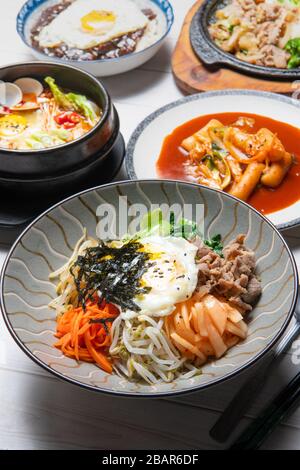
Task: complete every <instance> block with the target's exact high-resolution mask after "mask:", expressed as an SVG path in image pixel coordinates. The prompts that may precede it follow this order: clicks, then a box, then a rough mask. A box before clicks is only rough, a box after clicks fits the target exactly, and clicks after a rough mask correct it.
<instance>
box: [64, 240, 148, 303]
mask: <svg viewBox="0 0 300 470" xmlns="http://www.w3.org/2000/svg"><path fill="white" fill-rule="evenodd" d="M142 248H143V245H142V244H141V243H139V242H137V241H136V240H130V241H128V242H127V243H125V244H123V245H122V246H121V247H119V248H116V247H112V246H109V245H107V244H105V243H104V242H100V243H99V245H98V246H96V247H93V248H88V249H87V250H86V252H85V254H84V255H82V256H78V258H77V260H76V261H75V263H74V264H73V266H72V267H71V268H70V273H71V274H72V276H73V278H74V282H75V285H76V289H77V292H78V303H79V304H80V305H82V307H83V308H85V304H86V301H87V300H89V299H90V300H93V296H94V295H95V293H98V292H100V293H101V297H102V298H103V299H105V300H106V302H108V303H113V304H117V305H119V306H120V307H121V308H123V309H129V310H133V311H134V312H138V311H139V310H140V308H139V306H138V305H137V304H136V303H135V302H134V300H133V299H134V298H135V297H137V296H139V295H142V294H146V293H147V292H149V291H150V290H151V288H150V287H142V286H141V284H140V280H141V278H142V275H143V274H144V272H145V271H146V269H147V268H148V267H149V258H150V255H149V253H146V252H144V251H140V250H141V249H142Z"/></svg>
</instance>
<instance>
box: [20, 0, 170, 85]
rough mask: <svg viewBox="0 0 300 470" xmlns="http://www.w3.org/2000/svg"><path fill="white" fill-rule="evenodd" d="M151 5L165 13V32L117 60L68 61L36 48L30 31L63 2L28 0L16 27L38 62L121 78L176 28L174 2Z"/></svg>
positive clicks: (153, 0)
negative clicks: (41, 17)
mask: <svg viewBox="0 0 300 470" xmlns="http://www.w3.org/2000/svg"><path fill="white" fill-rule="evenodd" d="M149 2H150V3H154V4H155V5H156V6H157V7H158V8H159V9H160V10H161V12H162V14H163V16H164V17H165V23H166V26H165V32H164V33H163V35H162V36H161V37H160V38H159V39H158V40H157V41H156V42H155V43H153V44H152V45H150V46H149V47H146V48H145V49H143V50H141V51H138V52H133V53H129V54H127V55H123V56H121V57H118V58H113V59H100V60H89V61H87V60H65V59H60V58H58V57H51V56H49V55H47V54H45V53H42V52H40V51H39V50H37V49H36V48H34V47H33V45H32V43H31V38H30V31H31V29H32V27H33V25H34V23H35V22H36V20H37V19H38V17H39V15H40V14H41V13H42V12H43V10H44V9H45V8H47V6H51V5H52V4H53V3H59V1H56V2H53V0H28V1H27V2H26V3H25V4H24V5H23V6H22V8H21V10H20V11H19V13H18V15H17V24H16V28H17V32H18V34H19V36H20V38H21V39H22V41H23V42H24V44H25V45H26V46H27V47H28V48H29V49H30V50H31V53H32V54H33V55H34V56H35V57H36V58H37V59H40V60H43V61H45V60H47V61H49V60H51V61H54V62H60V63H63V64H66V65H73V66H74V67H79V68H81V69H83V70H85V71H87V72H89V73H92V74H94V75H96V76H97V77H106V76H111V75H117V74H119V73H123V72H128V71H129V70H132V69H135V68H137V67H139V66H140V65H142V64H144V63H145V62H147V61H148V60H150V59H151V58H152V57H153V56H154V55H155V54H156V53H157V52H158V50H159V49H160V48H161V46H162V44H163V42H164V40H165V39H166V37H167V36H168V34H169V32H170V30H171V28H172V25H173V22H174V13H173V8H172V6H171V4H170V2H169V1H168V0H149Z"/></svg>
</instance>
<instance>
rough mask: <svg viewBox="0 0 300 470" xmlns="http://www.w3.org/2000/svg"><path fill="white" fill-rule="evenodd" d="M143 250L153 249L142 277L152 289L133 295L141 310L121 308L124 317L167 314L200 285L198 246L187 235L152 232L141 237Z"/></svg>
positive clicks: (149, 250) (143, 281) (145, 285)
mask: <svg viewBox="0 0 300 470" xmlns="http://www.w3.org/2000/svg"><path fill="white" fill-rule="evenodd" d="M140 243H141V244H142V245H143V250H144V251H145V252H147V253H150V260H149V265H148V268H147V270H146V271H145V273H144V274H143V276H142V278H141V284H142V286H143V287H150V289H151V290H150V291H149V292H148V293H146V294H143V295H141V296H140V297H137V298H135V299H134V301H135V303H136V304H137V305H138V306H139V307H140V309H141V310H140V311H139V312H131V311H129V310H127V311H124V312H122V316H123V318H124V319H130V318H133V317H135V316H137V315H143V314H145V315H148V316H153V317H158V316H166V315H169V314H171V313H172V312H173V311H174V309H175V304H177V303H178V302H183V301H184V300H187V299H189V298H190V297H191V296H192V295H193V293H194V291H195V289H196V286H197V281H198V268H197V265H196V261H195V258H196V253H197V247H196V246H195V245H193V244H192V243H189V242H188V241H187V240H185V239H184V238H176V237H165V238H164V237H159V236H151V237H148V238H144V239H142V240H140Z"/></svg>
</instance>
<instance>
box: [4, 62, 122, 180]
mask: <svg viewBox="0 0 300 470" xmlns="http://www.w3.org/2000/svg"><path fill="white" fill-rule="evenodd" d="M118 135H119V120H118V116H117V113H116V111H115V109H114V107H113V105H112V103H111V100H110V97H109V95H108V93H107V91H106V90H105V88H104V87H103V85H102V84H101V83H100V82H99V81H98V80H97V79H96V78H94V77H93V76H92V75H90V74H88V73H86V72H83V71H81V70H78V69H76V68H74V67H70V66H66V65H60V64H53V63H41V62H31V63H20V64H14V65H9V66H7V67H3V68H2V69H1V70H0V175H1V177H4V178H5V177H7V178H17V179H18V178H20V179H22V178H43V177H56V176H62V175H64V174H66V173H68V172H70V171H75V170H78V169H80V168H82V167H85V166H86V165H88V164H90V163H92V162H93V161H96V160H98V161H99V159H101V158H102V157H103V159H104V158H105V156H107V155H108V154H109V152H110V150H111V149H112V148H113V146H114V144H115V142H116V139H117V138H118Z"/></svg>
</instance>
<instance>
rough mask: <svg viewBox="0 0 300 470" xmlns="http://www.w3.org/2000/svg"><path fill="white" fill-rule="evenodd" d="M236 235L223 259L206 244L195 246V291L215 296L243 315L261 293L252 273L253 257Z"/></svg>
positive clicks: (224, 251)
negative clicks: (196, 271) (226, 300)
mask: <svg viewBox="0 0 300 470" xmlns="http://www.w3.org/2000/svg"><path fill="white" fill-rule="evenodd" d="M244 240H245V236H244V235H239V236H238V237H237V238H236V239H235V240H233V241H232V242H231V243H229V244H228V245H227V246H226V247H225V248H224V250H223V253H224V258H222V257H221V256H219V255H218V254H217V253H215V252H214V251H213V250H211V249H210V248H208V247H207V246H206V245H204V244H201V245H199V243H198V253H197V258H198V267H199V275H198V287H197V289H198V292H199V293H200V294H201V295H205V294H207V293H215V294H217V295H221V296H223V297H225V298H226V299H228V300H229V302H230V303H231V304H232V305H233V306H235V307H236V308H238V309H239V311H240V312H242V313H246V312H248V311H250V310H252V306H253V305H254V304H255V302H256V301H257V300H258V297H259V296H260V294H261V285H260V282H259V280H258V279H257V277H256V274H255V263H256V261H255V254H254V252H253V251H251V250H249V249H248V248H247V247H246V246H245V244H244Z"/></svg>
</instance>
